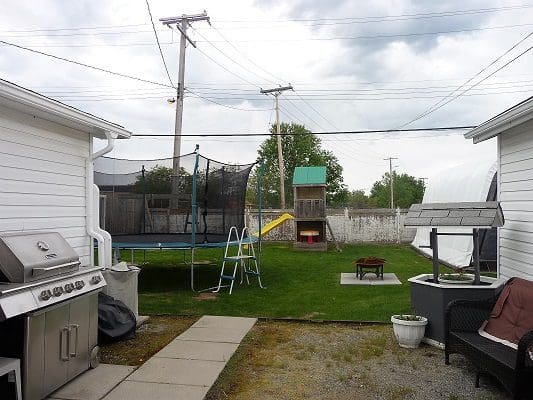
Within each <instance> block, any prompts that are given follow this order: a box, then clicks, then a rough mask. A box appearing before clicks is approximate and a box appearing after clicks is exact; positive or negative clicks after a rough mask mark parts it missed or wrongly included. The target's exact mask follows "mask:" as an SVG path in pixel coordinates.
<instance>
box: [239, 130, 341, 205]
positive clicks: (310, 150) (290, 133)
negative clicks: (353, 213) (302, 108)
mask: <svg viewBox="0 0 533 400" xmlns="http://www.w3.org/2000/svg"><path fill="white" fill-rule="evenodd" d="M280 128H281V133H283V134H285V135H284V136H282V137H281V147H282V150H283V161H284V167H285V202H286V206H287V207H292V203H293V189H292V176H293V173H294V168H295V167H309V166H326V197H327V203H328V205H329V206H333V207H335V206H336V205H337V204H340V203H343V202H344V201H345V200H346V194H347V191H346V188H345V185H344V184H343V179H342V167H341V165H340V164H339V162H338V160H337V157H335V156H334V155H333V153H331V152H329V151H326V150H324V149H322V148H321V146H320V145H321V142H320V139H319V138H318V137H316V136H315V135H314V134H313V133H312V132H311V131H309V130H308V129H306V128H305V126H303V125H298V124H294V123H291V124H287V123H281V127H280ZM270 131H271V133H272V136H270V137H269V138H268V139H266V140H265V141H264V142H263V143H262V144H261V146H260V147H259V150H258V161H260V160H262V161H263V163H264V166H265V173H264V175H263V178H262V197H263V207H266V208H276V207H280V204H281V197H280V194H279V168H278V147H277V137H276V136H275V127H274V126H273V127H272V128H271V130H270ZM257 174H258V169H257V168H256V169H255V170H254V172H253V173H252V176H251V177H250V184H249V186H248V187H249V192H248V202H249V203H255V198H256V183H257Z"/></svg>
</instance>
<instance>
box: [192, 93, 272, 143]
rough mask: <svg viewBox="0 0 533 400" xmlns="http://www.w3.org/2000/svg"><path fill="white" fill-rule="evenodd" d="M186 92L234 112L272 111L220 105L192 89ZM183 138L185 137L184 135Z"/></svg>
mask: <svg viewBox="0 0 533 400" xmlns="http://www.w3.org/2000/svg"><path fill="white" fill-rule="evenodd" d="M184 90H185V91H186V92H189V93H191V94H192V95H193V96H196V97H198V98H200V99H203V100H205V101H208V102H210V103H214V104H217V105H219V106H222V107H226V108H231V109H233V110H240V111H270V109H269V108H257V109H251V108H239V107H233V106H228V105H226V104H222V103H219V102H217V101H214V100H211V99H209V98H208V97H204V96H201V95H199V94H197V93H195V92H193V91H192V90H190V89H187V88H184ZM182 136H185V135H182Z"/></svg>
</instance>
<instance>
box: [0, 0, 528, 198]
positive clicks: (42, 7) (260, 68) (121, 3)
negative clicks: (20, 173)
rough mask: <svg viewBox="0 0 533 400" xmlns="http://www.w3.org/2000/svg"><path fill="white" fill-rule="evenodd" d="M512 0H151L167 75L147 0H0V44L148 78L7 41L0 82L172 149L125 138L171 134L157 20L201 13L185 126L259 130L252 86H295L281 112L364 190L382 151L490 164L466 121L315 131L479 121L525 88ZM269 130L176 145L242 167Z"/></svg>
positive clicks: (258, 101)
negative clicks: (310, 134)
mask: <svg viewBox="0 0 533 400" xmlns="http://www.w3.org/2000/svg"><path fill="white" fill-rule="evenodd" d="M523 1H524V0H522V1H498V0H483V1H482V0H461V1H455V0H452V1H442V2H434V1H421V0H419V1H415V0H411V1H409V0H390V1H386V0H377V1H372V2H369V1H354V0H293V1H286V0H285V1H282V0H257V1H253V0H232V1H230V2H227V1H226V2H221V1H216V0H213V1H202V0H194V1H180V2H176V1H163V0H149V5H150V9H151V13H152V16H153V21H154V24H155V28H156V30H157V34H158V38H159V41H160V43H161V49H162V53H163V57H164V60H165V63H166V66H167V68H168V72H169V75H170V79H169V77H168V76H167V73H166V71H165V66H164V64H163V61H162V57H161V54H160V52H159V49H158V46H157V44H156V41H155V35H154V31H153V28H152V25H151V22H150V15H149V13H148V9H147V3H146V1H145V0H109V1H103V0H91V1H85V0H77V1H69V2H66V1H62V0H36V1H31V2H22V1H12V0H0V9H1V10H2V12H1V13H0V36H1V38H0V40H2V41H5V42H9V43H13V44H16V45H19V46H24V47H27V48H30V49H34V50H37V51H40V52H45V53H48V54H52V55H55V56H59V57H63V58H66V59H70V60H75V61H78V62H81V63H85V64H89V65H92V66H96V67H99V68H103V69H107V70H110V71H113V72H117V73H120V74H124V75H128V76H131V77H136V78H140V79H141V80H145V81H151V82H152V83H147V82H143V81H140V80H134V79H129V78H126V77H120V76H117V75H113V74H110V73H105V72H101V71H97V70H94V69H89V68H86V67H82V66H79V65H75V64H72V63H68V62H65V61H62V60H57V59H53V58H50V57H47V56H43V55H41V54H37V53H32V52H30V51H27V50H22V49H19V48H15V47H13V46H8V45H5V44H4V45H2V44H0V78H2V79H5V80H8V81H11V82H14V83H16V84H18V85H21V86H23V87H26V88H29V89H32V90H35V91H37V92H39V93H42V94H44V95H47V96H50V97H52V98H55V99H58V100H60V101H63V102H65V103H67V104H70V105H73V106H75V107H77V108H79V109H81V110H83V111H87V112H90V113H92V114H95V115H97V116H99V117H102V118H104V119H107V120H110V121H112V122H115V123H117V124H120V125H122V126H124V127H125V128H127V129H128V130H130V131H132V132H133V134H134V137H133V138H132V139H130V140H124V141H119V142H118V143H117V144H116V147H115V150H114V151H113V153H111V155H112V156H114V157H117V158H132V159H154V158H165V157H171V156H172V154H173V140H174V139H173V138H172V137H161V136H159V137H145V136H142V137H141V136H139V137H135V135H147V134H150V135H156V134H167V135H168V134H173V132H174V118H175V103H171V102H169V101H168V100H169V99H173V98H175V90H174V89H173V88H172V86H175V85H176V82H177V76H178V54H179V36H180V35H179V32H178V31H177V30H176V29H175V28H174V29H170V28H168V27H166V26H163V25H162V24H161V23H160V22H159V19H160V18H163V17H173V16H179V15H182V14H197V13H201V12H203V11H204V10H205V11H207V14H208V16H209V17H210V23H211V25H209V24H208V23H207V22H204V21H198V22H194V23H193V24H192V26H191V27H190V28H188V30H187V32H188V35H189V37H190V39H191V40H193V41H194V42H195V43H196V48H194V47H193V46H192V45H188V46H187V50H186V65H185V90H186V97H185V99H184V103H185V104H184V116H183V129H182V133H183V134H187V135H191V134H201V133H204V134H207V133H209V134H217V135H218V134H252V133H255V134H257V133H267V132H268V131H269V128H270V126H271V124H273V123H274V122H275V113H274V111H273V107H274V101H273V98H272V96H266V95H263V94H260V93H259V91H260V90H261V89H270V88H275V87H279V86H280V85H281V86H285V85H288V84H291V85H292V86H293V88H294V91H285V92H283V94H282V95H280V97H279V100H280V111H281V120H282V121H283V122H295V123H299V124H304V125H305V126H306V127H307V128H308V129H310V130H311V131H312V132H315V133H316V134H317V135H318V137H319V138H321V140H322V147H323V148H324V149H326V150H329V151H331V152H332V153H333V154H334V155H335V156H336V157H337V158H338V160H339V163H340V164H341V165H342V167H343V169H344V173H343V176H344V183H345V184H346V185H347V187H348V188H349V189H350V190H357V189H363V190H365V191H367V192H368V191H369V190H370V188H371V187H372V184H373V183H374V182H375V181H377V180H379V179H380V178H381V177H382V175H383V174H384V173H385V172H387V171H388V170H389V161H388V160H385V159H386V158H389V157H394V158H396V159H394V160H393V164H392V166H393V168H394V169H395V170H396V171H397V172H398V173H407V174H409V175H412V176H415V177H417V178H429V179H430V180H432V179H438V175H439V173H440V174H442V173H443V171H445V170H446V169H447V168H449V167H454V166H457V165H461V164H464V163H467V162H472V161H473V160H486V159H494V160H495V159H496V156H497V150H496V143H495V140H489V141H486V142H483V143H481V144H476V145H473V144H472V142H471V141H469V140H467V139H464V137H463V134H464V133H465V132H466V130H453V131H445V132H443V131H422V132H420V131H419V132H400V133H398V132H396V133H346V134H339V135H320V133H321V132H333V131H361V130H384V129H396V128H403V129H407V128H431V127H457V126H475V125H478V124H480V123H482V122H484V121H486V120H488V119H490V118H491V117H492V116H494V115H496V114H498V113H500V112H502V111H504V110H505V109H507V108H509V107H511V106H513V105H514V104H516V103H518V102H520V101H522V100H524V99H526V98H528V97H530V96H531V93H532V87H533V68H532V61H533V51H529V52H526V53H524V54H523V55H521V56H520V54H521V53H523V52H524V51H526V50H527V49H528V48H530V47H531V46H532V45H533V35H532V36H529V37H527V35H528V34H530V33H531V32H533V3H526V2H523ZM524 39H525V40H524ZM513 46H514V47H513ZM516 57H518V58H516ZM514 58H516V60H514V61H513V59H514ZM506 64H508V65H506ZM171 82H172V83H171ZM428 110H430V111H432V112H429V113H428V114H427V115H425V116H423V117H422V118H420V119H416V118H417V117H418V116H420V115H421V114H424V113H426V112H427V111H428ZM415 119H416V120H415ZM413 120H414V121H413ZM265 139H266V137H264V136H233V137H231V136H214V137H203V138H202V137H183V138H182V145H181V148H182V154H186V153H190V152H192V151H194V147H195V144H199V146H200V153H201V154H203V155H205V156H206V157H209V158H212V159H215V160H218V161H222V162H228V163H242V164H245V163H249V162H253V161H255V160H256V158H257V149H258V147H259V145H260V144H261V142H262V141H264V140H265ZM101 145H102V144H101V143H97V144H96V146H101Z"/></svg>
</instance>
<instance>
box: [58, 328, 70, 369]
mask: <svg viewBox="0 0 533 400" xmlns="http://www.w3.org/2000/svg"><path fill="white" fill-rule="evenodd" d="M69 332H70V328H68V327H66V326H65V327H63V328H61V333H60V336H59V338H60V341H61V344H60V346H59V353H60V354H59V355H60V357H61V361H68V360H70V356H69V352H70V351H69V347H70V340H69V337H68V336H67V335H69ZM63 350H65V351H63Z"/></svg>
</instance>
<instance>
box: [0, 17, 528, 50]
mask: <svg viewBox="0 0 533 400" xmlns="http://www.w3.org/2000/svg"><path fill="white" fill-rule="evenodd" d="M532 25H533V23H525V24H513V25H500V26H487V27H480V28H464V29H452V30H440V31H432V32H407V33H395V34H378V35H358V36H332V37H307V38H287V37H283V38H269V39H239V40H235V41H234V42H236V43H268V42H272V43H282V44H284V43H286V44H289V43H291V42H312V41H334V40H339V41H343V40H374V39H376V40H377V39H393V38H409V37H420V36H433V35H443V34H454V33H467V32H481V31H488V30H502V29H511V28H522V27H526V26H532ZM147 32H148V31H147ZM147 32H145V31H143V32H139V33H147ZM123 33H133V32H123ZM117 34H118V33H117ZM80 35H81V34H80ZM41 36H47V37H53V36H54V35H41ZM55 36H60V35H55ZM4 37H6V36H5V35H4ZM16 37H22V36H16ZM203 42H205V40H197V43H203ZM210 42H211V43H223V42H225V41H224V40H211V41H210ZM161 44H162V45H165V46H171V45H175V44H176V43H175V42H161ZM25 45H26V46H31V47H98V46H102V47H105V46H123V47H128V46H152V45H153V43H147V42H141V43H136V42H131V43H103V44H79V43H77V44H59V45H57V44H56V45H54V44H50V45H49V44H45V45H42V44H35V43H34V44H31V43H26V44H25Z"/></svg>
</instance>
